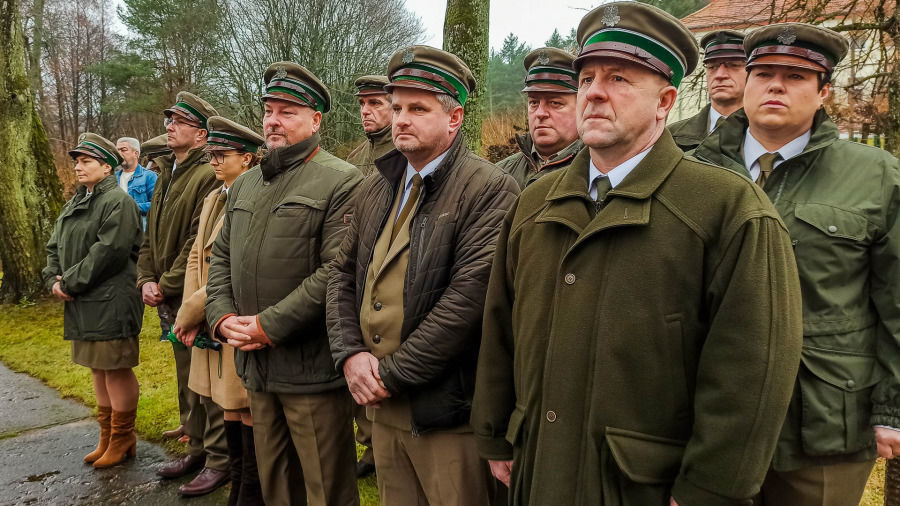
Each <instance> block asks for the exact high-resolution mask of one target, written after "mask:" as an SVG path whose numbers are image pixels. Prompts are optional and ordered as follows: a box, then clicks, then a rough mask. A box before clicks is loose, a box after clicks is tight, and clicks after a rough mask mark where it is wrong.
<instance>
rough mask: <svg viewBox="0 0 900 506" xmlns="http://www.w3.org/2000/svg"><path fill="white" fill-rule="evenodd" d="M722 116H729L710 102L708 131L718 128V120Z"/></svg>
mask: <svg viewBox="0 0 900 506" xmlns="http://www.w3.org/2000/svg"><path fill="white" fill-rule="evenodd" d="M721 117H726V118H727V117H728V116H725V115H724V114H722V113H720V112H719V111H717V110H716V107H715V106H714V105H712V104H709V125H707V126H706V128H707V133H712V131H713V130H715V129H716V122H717V121H719V118H721Z"/></svg>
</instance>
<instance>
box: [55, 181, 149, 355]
mask: <svg viewBox="0 0 900 506" xmlns="http://www.w3.org/2000/svg"><path fill="white" fill-rule="evenodd" d="M85 194H86V188H85V187H84V186H81V187H79V188H78V191H76V192H75V196H74V197H72V200H70V201H68V202H66V205H65V206H63V209H62V213H61V214H60V215H59V218H57V220H56V225H54V227H53V234H52V235H51V236H50V241H49V242H48V243H47V266H46V267H44V270H43V272H42V275H43V278H44V284H45V285H46V286H47V289H48V290H50V289H52V288H53V284H54V283H56V276H62V280H60V288H61V289H62V291H63V292H65V293H66V294H68V295H71V296H72V297H74V298H75V300H74V301H72V302H66V303H65V310H64V316H63V338H64V339H67V340H84V341H106V340H110V339H121V338H128V337H136V336H137V335H138V334H139V333H140V332H141V323H142V318H143V314H144V304H143V302H141V294H140V292H138V290H137V289H136V288H135V286H134V281H135V279H136V278H137V271H136V269H135V262H136V261H137V256H138V250H139V249H140V247H141V235H142V232H141V228H142V226H141V214H140V211H139V210H138V207H137V204H135V203H134V200H132V199H131V197H129V196H128V194H127V193H125V192H123V191H122V190H121V188H119V185H118V184H117V183H116V176H113V175H110V176H107V177H106V178H104V179H103V180H102V181H100V182H99V183H97V184H96V185H95V186H94V192H93V194H91V196H90V197H87V198H85Z"/></svg>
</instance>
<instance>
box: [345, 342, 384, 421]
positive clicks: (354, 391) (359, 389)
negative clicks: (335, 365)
mask: <svg viewBox="0 0 900 506" xmlns="http://www.w3.org/2000/svg"><path fill="white" fill-rule="evenodd" d="M344 378H346V379H347V388H349V389H350V395H352V396H353V400H354V401H356V403H357V404H359V405H360V406H371V407H373V408H377V407H379V406H380V405H381V404H380V403H381V401H383V400H384V399H387V398H388V397H390V396H391V393H390V392H388V391H387V388H385V386H384V382H383V381H381V376H380V375H379V374H378V359H377V358H375V355H372V354H371V353H369V352H366V351H363V352H360V353H357V354H356V355H353V356H352V357H350V358H348V359H347V360H346V361H345V362H344Z"/></svg>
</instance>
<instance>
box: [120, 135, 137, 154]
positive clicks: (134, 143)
mask: <svg viewBox="0 0 900 506" xmlns="http://www.w3.org/2000/svg"><path fill="white" fill-rule="evenodd" d="M120 142H127V143H128V145H129V146H131V149H133V150H135V151H137V153H138V154H141V141H139V140H137V139H135V138H134V137H119V140H117V141H116V144H118V143H120Z"/></svg>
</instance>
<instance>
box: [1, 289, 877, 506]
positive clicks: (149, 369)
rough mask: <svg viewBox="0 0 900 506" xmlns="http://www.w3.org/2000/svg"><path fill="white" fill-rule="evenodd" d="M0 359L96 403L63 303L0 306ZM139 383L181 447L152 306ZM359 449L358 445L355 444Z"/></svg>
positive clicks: (155, 416)
mask: <svg viewBox="0 0 900 506" xmlns="http://www.w3.org/2000/svg"><path fill="white" fill-rule="evenodd" d="M0 336H3V337H2V339H0V360H2V361H3V363H5V364H6V365H7V366H8V367H10V368H11V369H13V370H16V371H20V372H25V373H28V374H30V375H31V376H34V377H36V378H39V379H41V380H43V381H44V382H45V383H47V384H48V385H50V386H51V387H53V388H55V389H57V390H59V392H60V394H62V396H63V397H67V398H72V399H76V400H78V401H81V402H83V403H84V404H87V405H88V406H91V407H96V401H95V400H94V393H93V387H92V386H91V373H90V370H88V369H87V368H85V367H81V366H78V365H75V364H73V363H72V360H71V358H70V353H71V352H70V344H69V343H67V342H65V341H63V339H62V304H59V303H57V302H53V301H46V300H43V301H38V302H37V303H34V304H28V305H24V304H22V305H9V304H5V305H0ZM134 372H135V374H136V375H137V378H138V382H139V383H140V384H141V400H140V402H139V404H138V417H137V431H138V433H139V434H140V435H141V436H142V437H144V438H145V439H148V440H150V441H156V442H158V443H161V444H163V445H164V446H165V447H166V449H167V450H168V451H170V452H172V453H183V452H184V450H185V446H184V445H182V444H179V443H176V442H173V441H164V440H163V439H162V436H161V434H162V431H164V430H168V429H170V428H173V427H176V426H178V400H177V394H176V387H175V360H174V359H173V358H172V348H171V345H170V344H169V343H168V342H165V343H161V342H159V319H158V318H157V316H156V310H155V309H152V308H147V311H146V312H145V313H144V329H143V331H142V332H141V363H140V365H139V366H137V367H136V368H135V369H134ZM357 451H358V454H362V448H360V447H358V448H357ZM359 497H360V500H361V503H362V505H363V506H376V505H377V504H378V489H377V488H376V484H375V477H374V476H370V477H368V478H366V479H363V480H360V481H359ZM883 502H884V461H883V460H882V459H879V460H878V463H877V464H876V465H875V470H874V471H872V476H871V477H870V478H869V485H868V487H867V488H866V493H865V495H864V496H863V499H862V502H860V506H881V505H882V504H883Z"/></svg>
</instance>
